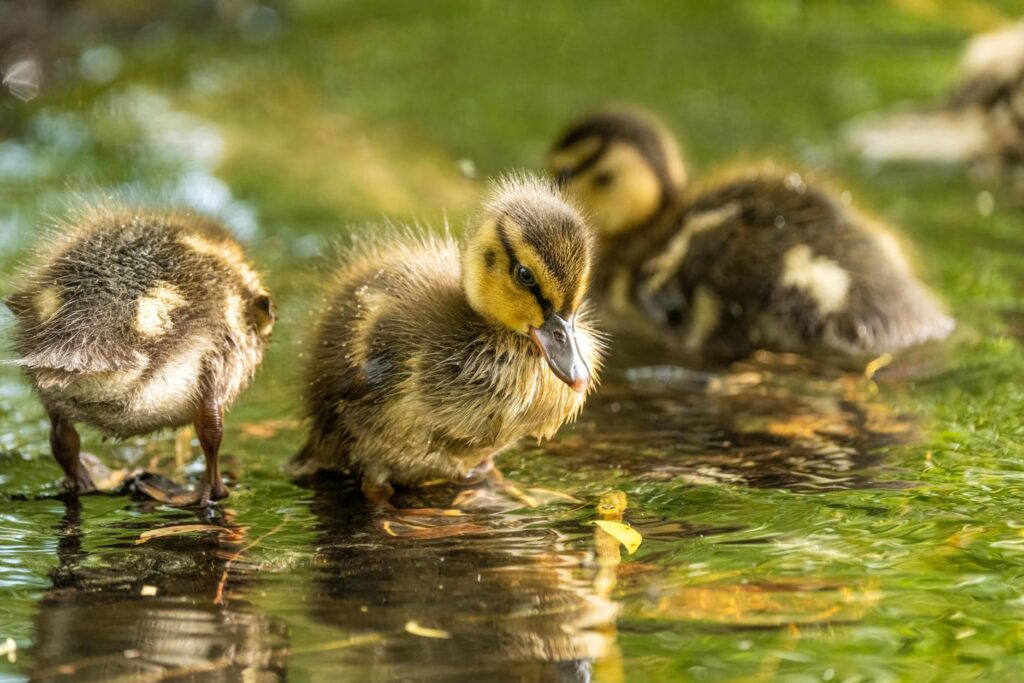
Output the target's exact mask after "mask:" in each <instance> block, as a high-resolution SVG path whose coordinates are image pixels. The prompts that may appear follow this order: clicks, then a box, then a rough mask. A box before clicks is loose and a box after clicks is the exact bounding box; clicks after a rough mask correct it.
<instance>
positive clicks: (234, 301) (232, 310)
mask: <svg viewBox="0 0 1024 683" xmlns="http://www.w3.org/2000/svg"><path fill="white" fill-rule="evenodd" d="M224 321H225V322H226V323H227V324H228V329H230V330H231V331H232V332H234V333H235V334H236V335H238V336H239V337H241V336H242V335H243V334H245V316H244V315H243V312H242V297H240V296H238V295H237V294H229V295H228V296H227V298H226V299H225V300H224Z"/></svg>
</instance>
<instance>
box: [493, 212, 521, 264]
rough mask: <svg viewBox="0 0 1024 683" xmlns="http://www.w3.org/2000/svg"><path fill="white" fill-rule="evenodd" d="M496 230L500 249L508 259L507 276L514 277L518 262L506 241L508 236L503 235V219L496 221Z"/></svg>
mask: <svg viewBox="0 0 1024 683" xmlns="http://www.w3.org/2000/svg"><path fill="white" fill-rule="evenodd" d="M496 230H497V231H498V240H499V241H500V242H501V248H502V249H504V250H505V256H507V257H508V274H509V275H515V272H516V266H517V265H519V261H518V260H517V259H516V255H515V252H514V251H512V245H511V244H510V243H509V241H508V235H507V234H506V233H505V221H504V219H503V218H499V219H498V225H497V226H496Z"/></svg>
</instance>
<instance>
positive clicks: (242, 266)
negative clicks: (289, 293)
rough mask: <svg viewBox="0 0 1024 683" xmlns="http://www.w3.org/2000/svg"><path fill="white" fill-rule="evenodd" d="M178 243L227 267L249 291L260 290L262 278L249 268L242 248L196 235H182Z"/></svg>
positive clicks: (231, 243)
mask: <svg viewBox="0 0 1024 683" xmlns="http://www.w3.org/2000/svg"><path fill="white" fill-rule="evenodd" d="M178 241H179V242H180V243H181V244H183V245H185V246H186V247H188V248H189V249H191V250H192V251H194V252H196V253H198V254H202V255H204V256H210V257H213V258H215V259H217V260H218V261H220V262H221V263H223V264H224V265H225V266H227V267H228V268H230V269H231V270H233V271H234V272H235V273H236V274H237V275H238V276H239V277H240V278H241V279H242V282H243V283H244V284H245V286H246V287H248V288H249V289H252V290H257V289H259V285H260V278H259V276H258V275H257V274H256V272H255V271H254V270H253V269H252V268H250V267H249V264H248V263H246V261H245V254H244V252H243V251H242V248H241V247H240V246H238V245H237V244H235V243H233V242H220V241H217V240H211V239H207V238H206V237H203V236H202V235H194V234H191V235H190V234H184V235H181V236H180V237H179V238H178Z"/></svg>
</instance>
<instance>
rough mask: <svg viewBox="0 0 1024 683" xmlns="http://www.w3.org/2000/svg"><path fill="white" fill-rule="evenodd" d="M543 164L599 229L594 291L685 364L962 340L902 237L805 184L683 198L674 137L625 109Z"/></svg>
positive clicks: (580, 129)
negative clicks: (667, 337) (632, 313)
mask: <svg viewBox="0 0 1024 683" xmlns="http://www.w3.org/2000/svg"><path fill="white" fill-rule="evenodd" d="M548 161H549V170H550V171H551V173H552V174H554V175H555V176H557V177H558V178H559V179H560V180H561V182H562V183H563V184H564V185H565V186H566V188H567V190H568V191H569V192H570V193H571V194H573V195H575V196H576V197H579V198H580V200H581V202H582V204H583V206H584V208H585V209H587V210H588V212H589V213H590V215H591V216H592V218H593V222H594V224H595V226H596V227H597V229H598V233H599V235H600V245H601V248H600V258H599V266H598V268H597V270H598V275H597V277H596V278H595V280H596V282H597V283H598V286H599V287H600V288H601V289H602V290H603V293H604V294H605V296H606V298H607V299H608V300H610V303H611V305H612V307H613V309H616V310H619V311H626V310H629V309H630V308H634V309H635V308H638V309H639V310H641V311H643V312H644V313H645V314H646V316H647V317H648V318H649V319H652V320H654V321H655V322H656V323H658V324H659V325H660V326H661V327H662V328H663V329H667V330H669V331H670V332H671V333H672V334H673V336H674V338H675V339H676V340H678V341H679V342H681V345H682V347H683V348H684V349H685V350H686V351H687V352H690V353H694V354H699V355H703V356H705V357H712V358H716V359H720V360H729V359H735V358H741V357H744V356H746V355H748V354H749V353H750V352H751V351H753V350H755V349H757V348H766V349H769V350H775V351H793V352H805V353H806V352H825V353H829V352H838V353H841V354H845V355H854V356H859V355H862V354H863V355H867V354H881V353H885V352H891V351H896V350H898V349H901V348H904V347H907V346H910V345H913V344H917V343H919V342H923V341H925V340H928V339H935V338H942V337H945V336H946V335H947V334H949V332H950V331H951V330H952V328H953V322H952V320H951V319H950V318H949V317H948V316H947V315H946V314H945V313H943V311H942V309H941V308H940V306H939V305H938V303H937V302H936V301H935V299H934V298H933V297H932V295H931V294H930V293H929V292H928V291H927V290H926V289H925V287H924V286H923V285H922V284H921V283H920V282H919V281H918V280H917V279H916V278H915V277H914V275H913V273H912V272H911V269H910V267H909V266H908V263H907V260H906V258H905V257H904V255H903V252H902V250H901V249H900V247H899V245H898V243H897V241H896V240H895V239H894V237H893V236H892V235H890V234H889V233H888V232H887V231H886V230H885V229H884V228H883V227H882V226H881V225H879V224H878V222H877V221H873V220H870V219H868V218H866V217H864V216H862V215H860V214H858V213H857V212H855V211H854V210H853V209H851V208H850V207H849V206H848V205H847V204H848V202H844V201H843V200H842V199H841V198H840V197H838V196H835V195H834V194H833V193H831V192H830V191H828V190H826V189H824V188H822V187H818V186H815V185H812V184H808V182H806V181H805V180H804V178H802V177H801V175H800V174H799V173H796V172H792V171H784V170H780V169H776V168H774V166H766V167H765V168H753V169H745V170H742V171H740V172H737V173H733V174H731V175H730V176H728V177H726V178H725V179H724V180H718V181H713V182H708V183H705V184H703V185H702V186H700V187H694V188H691V187H686V172H685V167H684V164H683V161H682V157H681V155H680V153H679V147H678V145H677V144H676V142H675V140H674V138H673V137H672V135H671V134H670V133H669V132H668V131H667V129H666V128H665V127H664V126H662V125H661V124H660V123H659V122H658V121H656V120H655V119H654V118H653V117H652V116H650V115H649V114H646V113H643V112H636V111H626V110H623V111H603V112H599V113H597V114H593V115H590V116H586V117H584V118H582V119H580V120H579V121H577V122H576V123H574V124H572V125H571V126H570V127H569V129H568V130H567V131H566V132H565V133H564V134H563V135H562V136H561V137H560V138H559V139H558V141H557V143H556V144H555V146H554V148H553V150H552V151H551V154H550V157H549V160H548Z"/></svg>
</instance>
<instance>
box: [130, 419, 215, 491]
mask: <svg viewBox="0 0 1024 683" xmlns="http://www.w3.org/2000/svg"><path fill="white" fill-rule="evenodd" d="M195 428H196V435H197V436H198V437H199V445H200V447H202V449H203V458H204V459H205V460H206V469H205V471H204V472H203V477H202V479H200V480H199V483H198V484H197V485H196V488H195V489H194V490H193V491H188V492H181V491H172V490H171V488H170V487H169V486H166V485H161V484H157V483H156V481H155V480H153V479H141V478H140V479H136V481H135V482H134V488H135V490H136V491H138V492H139V493H141V494H143V495H145V496H147V497H149V498H152V499H153V500H155V501H158V502H160V503H166V504H167V505H175V506H180V507H190V506H205V505H209V504H210V503H212V502H214V501H218V500H223V499H224V498H227V497H228V489H227V487H226V486H224V480H223V479H222V478H221V475H220V462H219V459H218V455H219V453H220V442H221V439H222V438H223V436H224V406H223V405H221V403H220V401H217V400H215V399H207V400H205V401H203V403H202V405H200V407H199V410H198V411H197V412H196V421H195Z"/></svg>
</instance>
